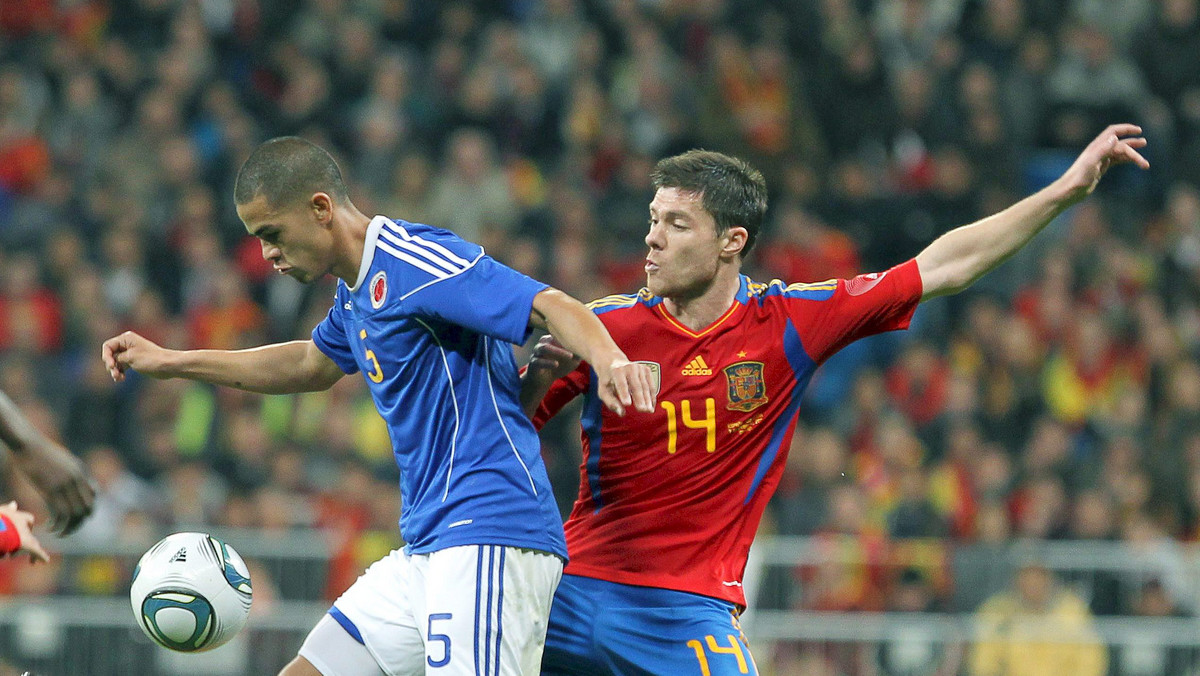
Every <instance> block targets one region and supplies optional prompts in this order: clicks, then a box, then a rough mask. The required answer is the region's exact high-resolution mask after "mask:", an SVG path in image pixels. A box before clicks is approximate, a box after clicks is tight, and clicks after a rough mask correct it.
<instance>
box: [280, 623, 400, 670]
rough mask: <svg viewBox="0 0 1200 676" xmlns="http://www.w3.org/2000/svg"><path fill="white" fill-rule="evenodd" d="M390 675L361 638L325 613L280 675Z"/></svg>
mask: <svg viewBox="0 0 1200 676" xmlns="http://www.w3.org/2000/svg"><path fill="white" fill-rule="evenodd" d="M313 674H321V676H386V674H385V672H384V671H383V669H381V668H380V667H379V664H378V663H377V662H376V661H375V657H374V656H373V655H372V654H371V653H370V651H368V650H367V647H366V646H365V645H364V644H363V643H362V641H361V640H360V639H359V638H356V637H355V636H353V635H351V634H350V632H349V631H347V629H346V628H345V627H344V626H343V625H342V624H341V623H339V622H338V621H337V620H336V619H335V618H334V616H332V615H325V616H324V617H322V618H321V619H320V620H319V621H318V622H317V626H315V627H313V630H312V631H311V632H309V634H308V637H307V638H305V639H304V645H302V646H300V654H299V655H298V656H297V657H296V659H295V660H294V661H293V662H292V663H291V664H289V665H287V666H286V667H284V669H283V671H281V672H279V676H313Z"/></svg>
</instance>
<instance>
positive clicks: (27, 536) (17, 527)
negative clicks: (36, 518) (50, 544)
mask: <svg viewBox="0 0 1200 676" xmlns="http://www.w3.org/2000/svg"><path fill="white" fill-rule="evenodd" d="M32 528H33V515H32V514H30V513H29V512H22V511H21V510H20V509H18V508H17V503H15V502H10V503H8V504H7V505H0V556H8V555H9V554H15V553H18V552H25V553H27V554H29V560H30V561H49V560H50V555H49V554H47V553H46V550H45V549H42V544H41V543H40V542H38V540H37V538H35V537H34V536H33V532H32V531H31V529H32Z"/></svg>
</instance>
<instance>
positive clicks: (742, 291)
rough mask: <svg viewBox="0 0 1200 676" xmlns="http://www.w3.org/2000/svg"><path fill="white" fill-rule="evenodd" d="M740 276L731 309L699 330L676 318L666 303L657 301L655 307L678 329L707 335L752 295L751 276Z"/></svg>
mask: <svg viewBox="0 0 1200 676" xmlns="http://www.w3.org/2000/svg"><path fill="white" fill-rule="evenodd" d="M738 278H739V279H738V290H737V294H736V295H735V296H734V297H733V303H732V304H731V305H730V306H729V309H728V310H726V311H725V313H724V314H722V315H721V316H720V317H718V318H717V319H716V321H714V322H713V323H712V324H709V325H708V326H706V327H704V328H703V329H700V330H699V331H693V330H691V329H689V328H688V327H687V326H686V325H684V323H683V322H681V321H679V320H678V319H675V317H674V316H672V315H671V313H670V311H668V310H667V304H666V303H662V302H659V303H656V304H655V307H656V308H657V309H658V312H659V313H660V314H661V315H662V317H663V319H665V320H667V323H668V324H670V325H671V326H673V327H674V328H675V329H676V330H678V331H681V332H683V333H685V334H687V335H688V336H690V337H692V338H700V337H702V336H706V335H708V334H710V333H712V332H713V331H715V330H717V329H718V328H719V327H721V326H723V325H724V324H726V323H727V322H728V321H729V318H730V317H732V316H734V315H735V314H737V312H738V310H739V309H741V308H742V306H743V305H745V304H746V301H747V300H748V299H749V297H750V296H749V288H748V287H749V284H750V278H749V277H747V276H746V275H738ZM660 300H661V299H660Z"/></svg>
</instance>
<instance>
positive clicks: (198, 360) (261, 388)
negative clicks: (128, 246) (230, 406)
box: [102, 331, 345, 394]
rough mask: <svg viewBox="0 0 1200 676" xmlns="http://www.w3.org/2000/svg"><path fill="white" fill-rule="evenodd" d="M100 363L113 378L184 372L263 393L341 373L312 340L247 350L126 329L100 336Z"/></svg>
mask: <svg viewBox="0 0 1200 676" xmlns="http://www.w3.org/2000/svg"><path fill="white" fill-rule="evenodd" d="M102 350H103V358H104V365H105V366H106V367H107V368H108V372H109V374H111V375H112V378H113V380H115V381H117V382H121V381H123V380H124V379H125V371H126V369H130V368H132V369H133V370H135V371H137V372H139V373H143V374H145V375H148V376H152V377H154V378H186V379H189V380H198V381H201V382H205V383H212V384H214V385H224V386H226V387H234V388H237V389H239V390H246V391H248V392H258V393H261V394H290V393H293V392H315V391H317V390H326V389H329V388H330V387H331V386H333V384H334V383H335V382H337V381H338V379H339V378H341V377H342V376H343V375H345V374H344V373H343V372H342V370H341V368H339V367H338V365H337V364H336V363H334V361H333V360H332V359H330V358H329V357H327V356H326V355H325V353H324V352H322V351H321V350H320V349H318V348H317V346H316V344H315V343H314V342H313V341H312V340H294V341H291V342H287V343H275V344H273V345H264V346H262V347H254V348H250V349H248V350H168V349H166V348H164V347H161V346H159V345H157V344H155V343H154V342H152V341H150V340H148V339H146V338H143V337H142V336H140V335H138V334H136V333H134V332H132V331H126V332H125V333H122V334H121V335H119V336H116V337H113V338H109V339H108V340H106V341H104V346H103V349H102Z"/></svg>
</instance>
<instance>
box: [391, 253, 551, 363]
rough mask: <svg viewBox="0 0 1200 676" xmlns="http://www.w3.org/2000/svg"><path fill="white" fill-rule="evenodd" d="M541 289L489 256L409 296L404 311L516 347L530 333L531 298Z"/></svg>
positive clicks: (543, 286) (542, 286)
mask: <svg viewBox="0 0 1200 676" xmlns="http://www.w3.org/2000/svg"><path fill="white" fill-rule="evenodd" d="M546 288H548V287H547V285H546V284H543V283H542V282H539V281H537V280H535V279H532V278H530V277H527V276H526V275H523V274H521V273H519V272H517V271H516V270H513V269H512V268H510V267H507V266H505V265H503V264H501V263H499V262H497V261H496V260H495V259H493V258H492V257H490V256H480V257H479V258H478V259H477V260H476V261H475V263H474V264H473V265H471V266H469V267H467V268H466V269H464V270H462V271H461V272H459V273H458V274H455V275H453V276H451V277H446V278H444V279H439V280H437V281H436V282H433V283H430V284H427V285H425V286H423V287H422V288H420V289H418V290H417V291H415V292H413V293H412V294H411V295H410V296H409V297H408V298H407V299H406V301H405V302H406V303H407V307H406V308H405V309H406V310H407V311H409V312H412V313H414V314H417V315H424V316H428V317H433V318H436V319H441V320H444V321H447V322H450V323H453V324H457V325H459V326H462V327H465V328H468V329H471V330H473V331H476V332H479V333H482V334H485V335H488V336H492V337H493V338H496V339H499V340H504V341H508V342H510V343H513V344H516V345H520V344H522V343H524V342H525V341H526V340H527V339H528V338H529V334H530V332H531V327H530V326H529V314H530V312H532V311H533V297H534V296H536V295H538V294H539V293H541V291H542V290H543V289H546Z"/></svg>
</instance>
